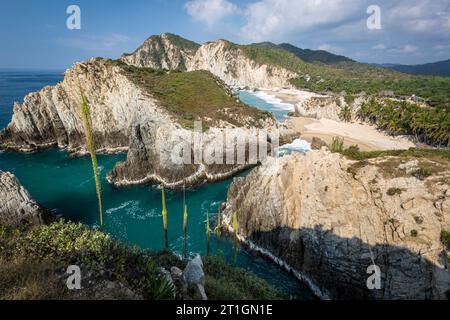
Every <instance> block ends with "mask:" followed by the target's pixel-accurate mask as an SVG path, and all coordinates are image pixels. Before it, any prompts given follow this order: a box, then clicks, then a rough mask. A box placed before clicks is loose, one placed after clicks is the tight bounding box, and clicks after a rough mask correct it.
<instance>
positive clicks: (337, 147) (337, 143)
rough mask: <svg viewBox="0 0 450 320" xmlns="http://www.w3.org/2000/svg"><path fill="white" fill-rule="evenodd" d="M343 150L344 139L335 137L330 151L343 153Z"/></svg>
mask: <svg viewBox="0 0 450 320" xmlns="http://www.w3.org/2000/svg"><path fill="white" fill-rule="evenodd" d="M343 150H344V139H343V138H339V137H334V138H333V140H332V142H331V146H330V151H331V152H339V153H342V151H343Z"/></svg>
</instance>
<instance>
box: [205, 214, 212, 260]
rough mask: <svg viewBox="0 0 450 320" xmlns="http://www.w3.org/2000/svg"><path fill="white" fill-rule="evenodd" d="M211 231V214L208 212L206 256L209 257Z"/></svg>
mask: <svg viewBox="0 0 450 320" xmlns="http://www.w3.org/2000/svg"><path fill="white" fill-rule="evenodd" d="M210 240H211V229H210V227H209V212H208V210H206V255H207V256H209V247H210Z"/></svg>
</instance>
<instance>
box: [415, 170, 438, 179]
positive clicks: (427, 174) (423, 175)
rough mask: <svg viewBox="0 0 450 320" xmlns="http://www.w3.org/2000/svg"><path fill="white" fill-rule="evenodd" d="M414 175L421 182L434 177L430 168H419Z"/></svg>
mask: <svg viewBox="0 0 450 320" xmlns="http://www.w3.org/2000/svg"><path fill="white" fill-rule="evenodd" d="M412 175H413V176H414V177H416V178H417V179H419V180H424V179H425V178H428V177H430V176H432V175H433V171H432V170H431V169H430V168H419V169H417V170H415V171H414V172H413V173H412Z"/></svg>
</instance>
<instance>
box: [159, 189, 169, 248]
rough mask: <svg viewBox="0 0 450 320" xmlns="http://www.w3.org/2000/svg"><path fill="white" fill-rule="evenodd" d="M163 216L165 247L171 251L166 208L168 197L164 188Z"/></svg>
mask: <svg viewBox="0 0 450 320" xmlns="http://www.w3.org/2000/svg"><path fill="white" fill-rule="evenodd" d="M161 190H162V216H163V223H164V245H165V247H166V249H169V239H168V236H167V229H168V225H167V208H166V195H165V193H164V187H162V189H161Z"/></svg>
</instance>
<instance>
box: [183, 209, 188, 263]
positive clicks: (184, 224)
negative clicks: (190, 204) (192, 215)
mask: <svg viewBox="0 0 450 320" xmlns="http://www.w3.org/2000/svg"><path fill="white" fill-rule="evenodd" d="M187 219H188V212H187V206H186V205H184V213H183V254H184V257H185V258H186V251H187V250H186V249H187Z"/></svg>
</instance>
